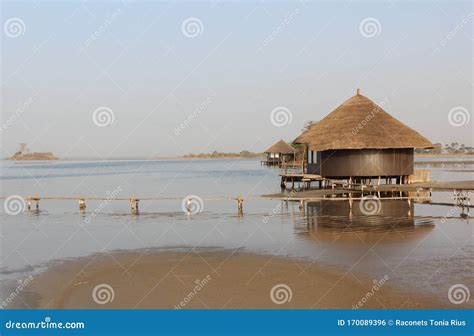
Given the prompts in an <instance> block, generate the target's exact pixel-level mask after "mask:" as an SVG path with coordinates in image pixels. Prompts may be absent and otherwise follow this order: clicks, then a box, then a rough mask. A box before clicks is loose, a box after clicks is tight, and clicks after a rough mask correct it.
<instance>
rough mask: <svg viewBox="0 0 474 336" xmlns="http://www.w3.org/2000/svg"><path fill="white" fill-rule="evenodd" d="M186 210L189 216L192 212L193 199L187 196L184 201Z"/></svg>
mask: <svg viewBox="0 0 474 336" xmlns="http://www.w3.org/2000/svg"><path fill="white" fill-rule="evenodd" d="M186 211H187V212H188V216H191V215H192V213H193V199H192V197H189V198H188V199H187V201H186Z"/></svg>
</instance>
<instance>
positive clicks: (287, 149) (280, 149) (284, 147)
mask: <svg viewBox="0 0 474 336" xmlns="http://www.w3.org/2000/svg"><path fill="white" fill-rule="evenodd" d="M294 152H295V149H294V148H293V147H292V146H291V145H290V144H288V143H286V142H285V141H283V140H280V141H278V142H277V143H275V144H273V145H272V146H271V147H269V148H267V149H266V150H265V152H264V153H280V154H293V153H294Z"/></svg>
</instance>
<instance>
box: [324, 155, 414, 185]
mask: <svg viewBox="0 0 474 336" xmlns="http://www.w3.org/2000/svg"><path fill="white" fill-rule="evenodd" d="M413 161H414V154H413V148H391V149H340V150H329V151H322V152H320V155H318V162H317V165H318V166H319V167H318V168H319V169H318V170H319V172H320V174H321V176H324V177H331V178H348V177H350V176H352V177H378V176H382V177H383V176H393V177H397V176H405V175H411V174H413V171H414V164H413Z"/></svg>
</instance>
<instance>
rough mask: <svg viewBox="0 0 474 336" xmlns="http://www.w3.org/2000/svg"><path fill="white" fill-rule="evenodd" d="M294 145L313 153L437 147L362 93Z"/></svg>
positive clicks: (322, 120) (306, 133) (304, 134)
mask: <svg viewBox="0 0 474 336" xmlns="http://www.w3.org/2000/svg"><path fill="white" fill-rule="evenodd" d="M294 143H297V144H298V143H300V144H306V145H307V146H308V148H309V150H316V151H324V150H331V149H332V150H335V149H366V148H376V149H383V148H433V144H432V143H431V142H430V141H429V140H428V139H426V138H425V137H424V136H422V135H421V134H420V133H418V132H417V131H415V130H414V129H412V128H410V127H408V126H407V125H405V124H403V123H402V122H400V121H398V120H397V119H395V118H394V117H392V116H391V115H390V114H388V113H387V112H385V111H384V110H383V109H382V107H380V106H378V105H377V104H376V103H374V102H373V101H372V100H370V99H369V98H367V97H365V96H363V95H361V94H360V93H359V91H358V93H357V94H356V95H355V96H353V97H351V98H349V99H348V100H346V101H345V102H344V103H342V105H340V106H339V107H337V108H336V109H335V110H334V111H332V112H331V113H329V114H328V115H327V116H326V117H324V118H323V119H321V121H319V122H317V123H315V124H313V125H312V126H311V127H310V129H309V130H307V131H306V132H304V133H302V134H301V135H300V136H299V137H297V138H296V139H295V141H294Z"/></svg>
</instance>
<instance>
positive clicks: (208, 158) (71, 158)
mask: <svg viewBox="0 0 474 336" xmlns="http://www.w3.org/2000/svg"><path fill="white" fill-rule="evenodd" d="M261 157H262V155H256V156H239V155H238V154H237V155H235V156H225V157H212V156H193V157H191V156H187V155H183V156H163V157H153V158H146V157H112V158H105V159H104V158H97V157H77V158H75V157H63V158H56V159H54V160H60V161H133V160H139V161H156V160H176V161H178V160H179V161H188V160H231V159H248V160H256V159H260V158H261ZM455 157H459V158H474V154H456V153H449V154H415V159H416V158H440V159H442V158H455ZM3 160H4V161H46V160H52V159H19V160H16V159H13V158H4V159H3Z"/></svg>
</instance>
